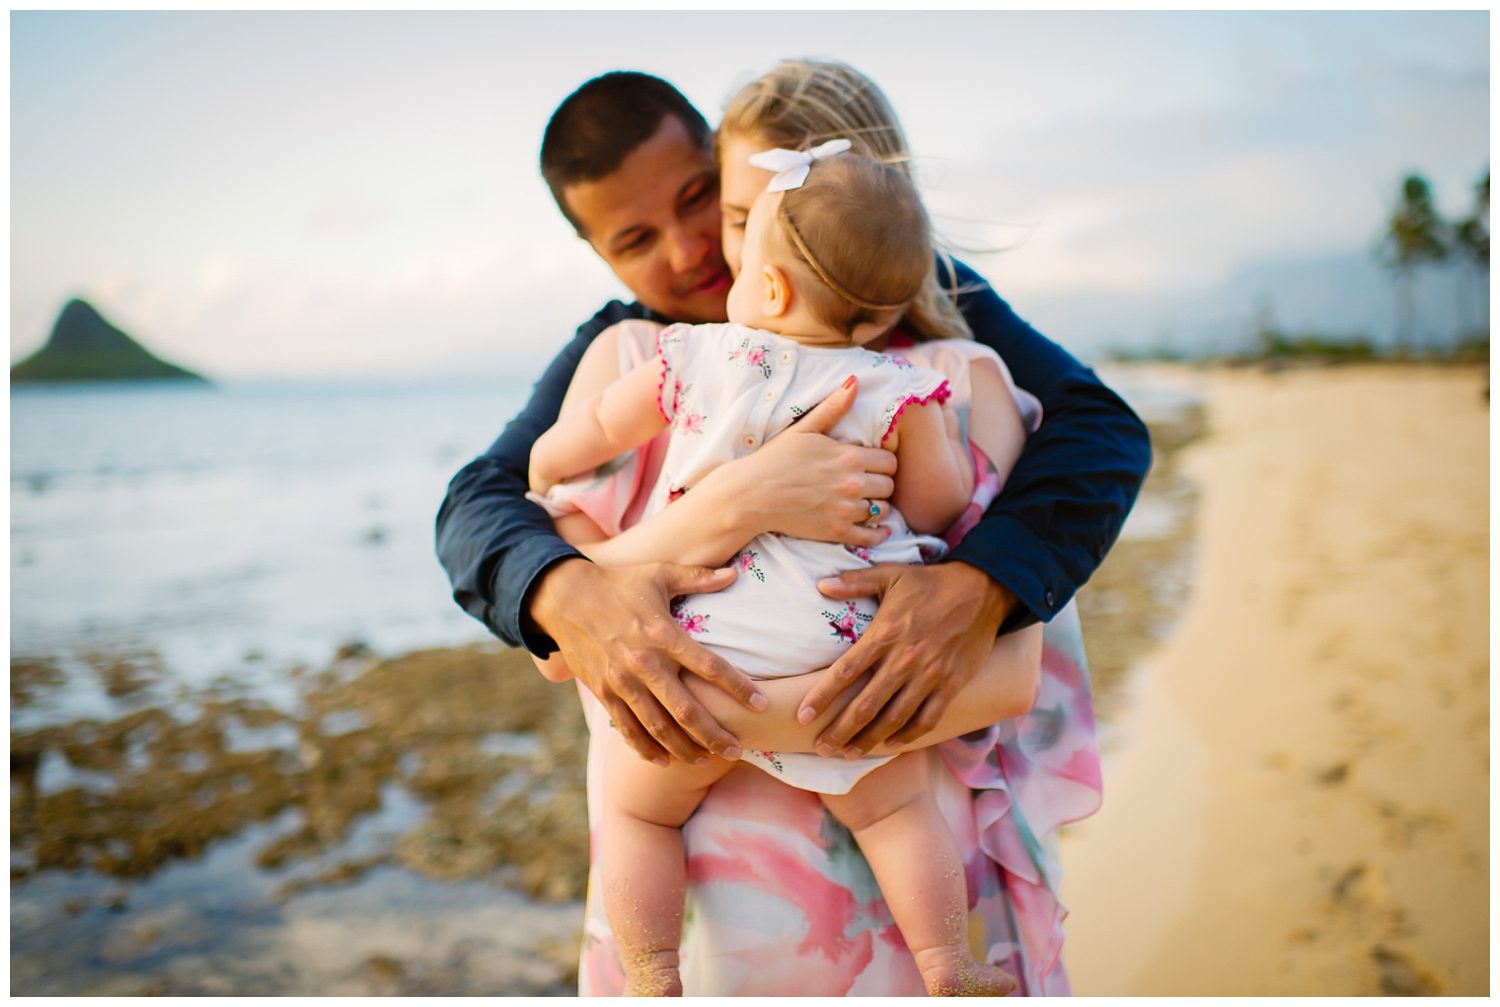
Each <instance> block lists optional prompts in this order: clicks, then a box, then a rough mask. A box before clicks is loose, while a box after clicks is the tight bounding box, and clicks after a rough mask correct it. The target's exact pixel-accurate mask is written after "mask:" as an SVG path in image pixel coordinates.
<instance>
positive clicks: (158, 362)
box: [10, 298, 208, 383]
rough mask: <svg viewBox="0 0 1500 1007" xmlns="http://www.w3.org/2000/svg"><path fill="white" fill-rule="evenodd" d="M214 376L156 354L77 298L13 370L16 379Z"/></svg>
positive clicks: (193, 378)
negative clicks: (42, 341)
mask: <svg viewBox="0 0 1500 1007" xmlns="http://www.w3.org/2000/svg"><path fill="white" fill-rule="evenodd" d="M161 379H175V380H180V381H202V382H205V383H207V381H208V379H207V378H205V377H203V376H201V375H198V374H194V373H193V372H192V371H189V370H187V369H185V368H182V367H178V366H177V365H176V364H169V363H167V362H166V361H165V360H162V359H160V358H159V357H157V356H155V355H154V354H152V352H151V351H150V350H148V349H146V348H145V347H144V346H142V345H141V344H140V343H138V342H136V341H135V340H134V339H131V338H130V337H129V336H127V335H126V334H125V333H123V332H121V331H120V330H119V329H117V328H115V327H114V326H113V325H111V324H109V322H107V321H105V320H104V316H103V315H101V314H99V312H97V311H95V310H94V308H93V305H91V304H89V303H88V302H87V301H80V300H77V299H76V298H75V299H74V300H71V301H69V302H68V303H67V304H66V305H64V306H63V309H62V313H61V314H59V315H58V316H57V322H56V323H55V324H54V325H53V326H52V335H51V337H49V338H48V340H47V344H46V345H45V346H43V347H42V348H41V349H40V350H37V351H36V352H35V353H33V354H32V355H31V356H29V357H27V358H26V359H25V360H22V361H21V362H20V363H18V364H16V365H15V366H14V367H12V368H11V369H10V380H11V381H12V382H13V383H15V382H23V381H132V380H136V381H139V380H161Z"/></svg>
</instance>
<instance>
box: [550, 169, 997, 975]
mask: <svg viewBox="0 0 1500 1007" xmlns="http://www.w3.org/2000/svg"><path fill="white" fill-rule="evenodd" d="M849 146H850V145H849V142H848V141H847V140H833V141H830V142H829V143H826V144H823V145H822V146H820V147H817V148H814V149H813V150H811V151H803V152H799V151H785V150H776V151H767V152H764V153H762V154H758V155H756V156H755V157H753V158H752V159H751V163H752V164H756V165H757V166H759V167H764V168H769V169H771V170H773V171H779V172H780V174H778V175H777V176H776V178H775V180H773V182H772V184H771V185H770V187H769V188H768V189H767V191H766V193H765V194H764V195H762V196H761V197H760V198H759V199H757V200H756V202H755V204H754V206H753V207H752V208H751V210H750V215H749V217H748V219H747V221H746V225H745V245H744V253H743V265H742V267H741V270H740V274H739V277H738V278H737V279H736V281H735V283H734V286H733V287H732V288H731V289H730V292H729V305H728V306H729V318H730V322H729V323H728V324H722V325H698V326H682V325H674V326H669V327H668V328H666V329H664V330H662V331H661V333H660V335H659V336H658V339H657V354H656V356H655V358H654V359H651V360H648V361H646V362H645V363H644V364H642V365H641V366H639V367H637V368H635V369H634V370H632V371H630V372H629V373H627V374H625V375H624V376H622V377H621V378H619V379H618V380H617V381H615V382H614V383H613V384H612V385H610V386H609V387H608V388H606V389H605V390H604V391H603V392H601V393H600V394H599V395H597V396H596V397H595V398H594V399H593V400H592V401H590V402H589V403H587V404H586V405H585V407H584V408H581V409H578V410H575V411H572V412H568V413H565V414H564V415H563V417H562V418H561V419H560V420H559V421H558V423H557V424H556V425H555V426H554V427H552V429H550V430H549V431H547V433H546V434H544V435H543V436H542V437H541V438H540V439H539V440H538V441H537V442H536V445H535V447H534V448H533V449H532V453H531V470H530V479H531V485H532V490H533V492H535V493H537V494H549V495H550V496H551V497H552V498H553V499H554V501H557V500H561V499H563V498H564V497H566V494H567V487H566V486H562V487H559V486H558V485H557V484H558V483H560V482H561V481H563V480H567V479H572V478H575V477H578V476H582V475H585V474H587V473H590V472H591V471H593V470H594V469H595V468H596V467H598V466H601V465H603V464H605V463H606V462H609V461H611V460H612V459H615V458H616V457H618V456H620V455H622V454H624V453H626V452H629V451H631V450H634V449H635V448H637V447H640V446H641V445H643V444H646V443H647V442H649V441H651V440H652V439H653V438H655V437H656V436H657V435H658V434H660V433H661V432H662V431H663V430H665V429H667V428H668V427H670V428H671V431H672V435H671V438H670V444H669V446H668V448H667V452H666V457H665V459H664V461H663V463H662V468H661V475H660V477H659V478H658V480H657V482H656V484H655V486H654V488H653V489H652V495H651V498H650V500H649V502H648V504H647V508H646V512H647V513H648V514H649V513H654V512H656V511H659V510H661V509H662V508H664V507H666V506H667V505H668V504H670V503H671V502H672V501H673V500H675V499H676V498H677V497H678V496H680V495H681V494H683V493H687V492H690V491H691V489H692V487H693V485H694V484H695V483H696V482H697V481H698V480H700V479H701V478H703V476H704V475H705V474H707V473H708V472H709V471H711V470H712V469H713V468H714V467H715V466H717V465H720V464H722V463H724V462H725V461H729V460H732V459H733V458H736V457H738V456H740V455H743V454H747V453H749V452H751V451H754V450H756V448H758V447H759V446H760V445H761V444H763V443H765V441H766V440H767V439H768V438H770V437H773V436H775V435H776V434H777V433H779V432H781V431H783V430H785V429H786V428H787V427H789V426H790V425H791V424H793V423H795V422H796V421H797V419H798V418H799V417H801V416H802V415H803V414H805V413H806V412H808V411H809V410H810V409H811V408H812V407H813V406H815V405H816V404H817V403H818V402H820V401H822V399H823V398H825V397H826V396H827V395H828V394H829V393H830V392H832V391H834V390H835V389H837V388H839V387H840V386H841V385H842V386H845V387H853V386H854V385H856V384H857V386H858V388H859V395H858V397H857V398H856V400H855V404H854V406H853V407H852V408H851V409H850V410H849V412H848V413H847V414H846V415H845V416H844V417H843V418H842V419H841V420H840V421H839V423H838V424H837V425H836V426H835V427H834V429H833V431H832V436H834V437H835V438H837V439H840V440H844V441H847V442H850V443H858V444H862V445H865V446H881V447H886V448H888V449H890V450H892V451H894V452H895V455H896V459H897V474H896V476H895V490H894V492H893V493H892V495H891V499H890V505H891V506H890V509H889V511H888V512H887V513H881V507H880V505H878V504H872V505H871V508H870V510H871V520H872V521H874V520H877V519H878V520H880V521H881V522H882V523H883V524H884V525H885V526H886V527H887V528H888V529H889V530H890V535H889V537H888V538H887V539H886V540H885V541H884V542H883V543H881V544H880V545H878V546H876V547H874V548H871V549H852V548H846V547H844V546H841V545H837V544H832V543H826V542H813V541H807V540H802V539H795V538H790V537H787V536H782V535H776V534H769V535H762V536H760V537H758V538H756V539H755V540H754V541H753V542H751V543H750V544H749V545H748V546H747V547H745V548H744V549H743V550H742V551H741V552H740V554H739V556H738V557H737V558H736V560H735V562H734V565H735V567H736V568H737V569H738V571H739V575H738V578H737V579H736V581H735V582H734V583H733V584H732V585H730V587H728V588H726V589H725V590H724V591H722V592H719V593H716V594H705V595H694V596H689V597H686V598H683V599H679V601H678V603H677V604H676V606H675V607H674V614H675V615H676V617H677V620H678V622H679V623H680V624H681V625H682V627H683V629H684V630H686V631H687V632H688V633H689V634H691V635H692V636H694V637H695V638H696V639H699V640H700V641H701V642H703V643H704V644H705V645H706V646H709V647H711V648H712V649H713V650H715V651H716V652H717V653H719V654H720V655H722V656H723V657H725V658H726V659H727V660H729V661H731V662H732V663H734V664H735V665H736V666H738V667H739V668H740V669H742V670H743V671H744V672H745V673H746V674H748V675H750V676H752V677H755V678H778V677H787V676H792V675H801V674H805V673H807V672H809V671H813V670H815V669H818V668H823V667H826V666H828V665H829V664H831V663H833V661H834V660H835V659H837V658H838V656H839V655H840V654H841V653H842V652H843V651H844V650H845V649H847V648H848V646H849V645H850V644H852V643H853V642H854V641H855V640H856V639H858V637H859V634H860V633H861V632H862V630H863V628H864V626H865V625H867V624H868V623H869V622H870V620H871V618H872V617H873V614H874V612H875V601H874V599H861V600H860V601H857V602H844V603H835V602H832V601H830V600H829V599H827V598H825V597H824V596H823V595H822V594H821V593H820V592H819V591H818V590H817V587H816V584H817V581H818V580H820V579H822V578H825V577H831V576H835V575H837V574H839V573H842V572H846V571H849V570H854V569H858V568H861V567H866V566H870V565H873V564H877V563H892V562H897V563H921V562H924V561H926V560H930V559H933V558H935V557H937V556H939V555H941V553H942V552H943V551H944V549H945V546H944V544H943V542H942V540H941V539H939V538H936V537H935V536H936V535H937V534H940V533H941V532H943V531H944V530H945V529H947V528H948V527H949V526H950V525H952V524H953V522H954V520H955V519H956V518H958V516H959V515H960V514H961V513H962V512H963V511H964V510H965V508H966V507H967V506H968V504H969V501H970V497H971V493H972V490H973V478H974V476H973V463H972V461H971V460H970V457H969V455H968V453H967V450H966V447H965V445H964V444H963V443H962V439H961V437H960V436H959V433H958V429H957V427H958V424H957V421H956V419H954V418H952V417H951V416H949V415H947V414H946V413H945V411H944V410H943V409H942V408H941V405H942V403H943V401H944V400H945V399H946V398H947V396H948V388H947V382H946V381H945V380H944V379H943V377H942V376H941V375H939V374H937V373H935V372H931V371H925V370H920V369H918V368H915V367H913V366H911V365H910V364H908V363H906V362H904V361H901V360H899V359H897V358H895V357H890V356H884V355H881V354H877V353H874V352H872V351H870V350H867V349H864V348H863V346H864V344H865V343H868V342H870V341H871V340H874V339H876V338H878V337H879V336H881V335H883V334H885V333H886V332H887V331H888V330H889V329H890V328H891V327H892V326H893V325H894V324H895V323H896V322H897V321H898V320H899V319H900V318H901V316H902V314H903V313H904V311H905V309H906V307H907V306H908V305H909V304H910V302H911V301H912V299H913V298H914V297H915V296H916V295H917V294H918V292H919V291H921V290H922V288H923V287H924V285H926V284H927V283H929V282H930V275H931V272H932V269H933V264H934V256H933V247H932V239H931V234H930V227H929V224H928V220H927V216H926V213H925V211H924V210H923V208H922V204H921V201H920V200H919V198H918V196H917V193H916V191H915V189H914V188H913V187H912V185H911V182H910V181H909V180H908V179H907V178H906V176H905V175H903V174H902V173H901V172H899V171H897V170H894V169H892V168H890V167H887V166H885V165H882V164H880V163H879V162H877V161H874V160H872V159H869V158H866V157H863V156H860V155H856V154H852V153H848V152H847V151H848V149H849ZM607 744H609V745H610V748H609V751H608V753H607V756H606V759H605V765H606V770H605V772H606V776H605V787H604V800H605V804H606V811H605V821H604V823H603V825H602V827H601V830H600V842H601V846H600V849H599V850H598V851H597V853H598V870H599V872H600V875H601V880H602V882H603V884H602V890H603V892H604V899H605V906H606V912H607V915H608V917H609V921H610V927H611V929H612V930H613V932H614V935H615V938H616V941H617V943H618V945H619V949H620V956H621V965H622V967H623V969H624V972H625V978H626V993H627V995H662V994H674V993H680V992H681V990H682V985H681V978H680V976H679V974H678V957H677V950H678V942H679V940H680V936H681V926H682V902H683V892H684V888H685V865H684V857H683V846H682V837H681V831H680V829H681V826H682V824H683V823H684V822H685V821H686V820H687V818H688V817H689V816H690V815H691V814H692V812H693V811H694V809H695V808H696V807H697V806H698V804H699V803H700V802H701V801H702V799H703V797H704V795H705V794H706V793H707V791H708V788H709V787H710V786H711V785H712V784H713V783H714V782H715V781H717V780H718V779H720V778H721V777H722V776H723V775H724V774H725V773H727V772H728V771H729V769H730V768H732V766H733V763H731V762H727V761H724V760H718V759H715V760H711V761H709V762H707V763H706V764H703V765H688V764H686V763H682V762H673V763H671V764H669V765H668V766H666V767H662V766H658V765H653V764H651V763H648V762H645V761H643V760H642V759H640V758H639V757H637V756H636V755H635V753H634V752H632V751H631V750H630V748H629V747H628V746H627V745H626V744H625V743H624V741H623V740H622V739H620V738H619V737H612V738H610V739H609V740H608V742H607ZM745 758H746V759H747V760H748V761H751V762H753V763H755V764H756V765H757V766H759V767H760V768H762V769H764V770H765V771H766V772H769V773H772V774H774V775H776V776H778V777H779V778H781V779H783V780H784V781H785V782H787V783H789V784H791V785H792V786H795V787H800V788H802V789H804V790H809V791H813V792H816V793H818V794H819V795H820V796H821V797H822V800H823V802H824V805H825V806H826V807H827V809H828V811H829V812H830V813H831V814H832V815H833V816H834V817H835V818H837V819H838V820H839V821H840V822H841V823H843V824H844V825H845V826H847V827H848V828H849V830H850V832H851V833H852V834H853V835H854V838H855V841H856V842H857V843H858V844H859V847H860V849H861V851H862V852H863V853H864V855H865V858H866V859H867V860H868V861H869V863H870V866H871V868H872V869H873V871H874V872H875V876H876V879H877V880H878V881H879V883H880V887H881V890H882V892H883V893H884V895H885V898H886V902H887V904H888V905H889V906H890V909H891V913H892V915H893V916H894V917H895V919H896V923H897V925H898V926H899V927H900V929H901V933H902V936H903V937H904V938H905V940H906V944H907V946H908V948H910V950H911V952H912V954H913V956H914V957H915V959H916V963H917V966H918V968H919V969H920V970H921V973H922V978H923V982H924V984H925V985H926V987H927V991H928V993H929V994H932V995H949V996H951V995H955V994H970V995H981V996H993V995H1000V994H1004V993H1006V992H1009V991H1010V990H1011V989H1012V988H1013V987H1014V981H1013V980H1012V978H1011V977H1010V976H1009V975H1008V974H1006V973H1005V972H1003V971H1002V970H1000V969H999V968H996V967H995V966H993V965H989V964H985V963H983V962H979V961H976V960H975V959H974V957H973V955H972V953H971V952H970V949H969V945H968V940H967V934H966V932H965V928H966V920H967V909H968V904H967V895H966V891H965V882H964V875H963V870H962V865H961V863H960V860H959V857H958V852H957V849H956V846H955V844H954V841H953V838H952V836H951V835H950V834H949V832H948V828H947V826H946V824H945V822H944V820H943V818H942V816H941V814H940V812H939V810H938V808H937V805H936V803H935V802H934V800H933V798H932V795H931V793H930V790H929V784H928V772H929V768H928V767H929V762H928V760H927V759H926V758H925V757H924V753H914V754H904V755H898V756H894V757H886V758H862V759H854V760H845V759H833V758H828V759H825V758H820V757H818V756H815V755H802V754H785V753H774V752H753V751H751V752H746V753H745Z"/></svg>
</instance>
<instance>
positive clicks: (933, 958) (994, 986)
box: [916, 947, 1017, 997]
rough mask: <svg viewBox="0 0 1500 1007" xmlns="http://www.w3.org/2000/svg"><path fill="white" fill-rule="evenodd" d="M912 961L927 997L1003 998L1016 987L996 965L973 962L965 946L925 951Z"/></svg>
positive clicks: (1009, 977)
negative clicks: (919, 971)
mask: <svg viewBox="0 0 1500 1007" xmlns="http://www.w3.org/2000/svg"><path fill="white" fill-rule="evenodd" d="M916 958H917V968H918V969H920V970H921V972H922V985H924V986H926V987H927V995H928V996H930V997H1003V996H1007V995H1009V994H1010V993H1011V992H1012V991H1013V990H1015V988H1016V985H1017V984H1016V979H1015V977H1014V976H1012V975H1011V974H1010V973H1009V972H1007V971H1005V970H1004V969H1002V968H1000V967H999V966H998V965H989V964H987V963H985V962H978V961H975V960H974V958H973V956H972V955H970V954H969V949H968V948H967V947H949V948H926V949H924V950H922V951H919V952H917V955H916Z"/></svg>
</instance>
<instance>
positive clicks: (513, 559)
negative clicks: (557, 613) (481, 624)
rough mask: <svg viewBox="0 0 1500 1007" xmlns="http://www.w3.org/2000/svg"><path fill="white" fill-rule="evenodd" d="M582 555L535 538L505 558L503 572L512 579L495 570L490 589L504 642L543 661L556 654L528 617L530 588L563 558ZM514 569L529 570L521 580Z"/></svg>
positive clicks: (550, 539) (550, 538) (553, 539)
mask: <svg viewBox="0 0 1500 1007" xmlns="http://www.w3.org/2000/svg"><path fill="white" fill-rule="evenodd" d="M586 558H587V557H585V556H584V555H583V553H581V552H579V551H578V550H577V549H575V548H573V547H572V546H570V545H568V544H567V543H566V542H564V541H563V540H562V539H560V538H556V537H554V536H551V535H538V536H537V537H536V538H533V539H532V540H531V541H529V542H527V543H525V544H524V545H522V546H518V547H516V549H514V550H513V551H512V552H511V555H510V556H509V557H508V558H507V559H506V562H505V571H506V572H508V573H509V574H510V575H511V576H509V577H502V576H501V572H502V571H501V570H500V569H498V568H497V569H496V571H495V580H494V584H493V590H494V595H495V609H496V613H495V614H496V616H497V619H498V620H501V624H500V625H497V626H496V627H495V628H496V630H497V631H498V632H499V634H500V635H501V636H502V637H505V638H506V639H507V640H519V641H520V644H521V646H523V647H525V648H526V649H527V650H528V651H530V652H531V653H532V654H533V655H534V656H536V657H539V658H542V659H546V658H548V657H551V656H552V655H553V654H554V653H556V652H557V642H556V641H554V640H553V639H552V638H551V637H550V636H548V635H547V634H546V633H543V632H542V631H541V630H540V629H539V628H538V627H537V625H536V624H535V623H534V622H532V621H531V618H530V616H529V615H527V610H528V606H529V604H530V601H531V589H532V588H533V587H534V586H535V585H536V584H537V583H539V582H540V580H541V578H542V574H544V573H546V572H547V571H548V570H550V569H551V568H552V567H553V566H555V565H557V564H558V563H561V562H562V561H563V560H565V559H586ZM517 570H530V571H531V572H530V574H528V575H525V576H523V577H520V578H516V577H515V576H514V572H515V571H517Z"/></svg>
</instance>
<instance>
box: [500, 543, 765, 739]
mask: <svg viewBox="0 0 1500 1007" xmlns="http://www.w3.org/2000/svg"><path fill="white" fill-rule="evenodd" d="M734 578H735V571H734V570H733V569H726V570H709V569H706V568H704V567H687V566H678V565H676V564H675V563H652V564H647V565H644V566H631V567H615V568H609V567H602V566H595V565H594V564H593V563H590V562H589V561H587V560H582V559H571V560H564V561H563V562H561V563H558V564H557V565H556V566H553V567H551V568H549V569H548V570H547V571H546V572H545V573H544V574H543V576H542V580H541V583H540V584H538V585H537V587H536V588H535V589H534V591H533V592H532V600H531V609H530V610H531V615H532V619H533V621H534V622H535V623H536V625H537V626H538V627H539V628H540V629H541V630H542V631H543V632H545V633H546V634H547V635H548V636H550V637H552V639H553V640H554V641H556V643H557V646H558V649H559V650H560V651H561V652H562V655H563V658H564V659H565V660H566V661H567V663H568V667H569V668H570V669H572V671H573V674H574V675H575V676H576V677H577V678H578V680H579V681H581V682H582V683H583V684H584V685H585V686H587V687H588V689H589V691H590V692H592V693H593V694H594V695H595V697H597V698H598V700H599V702H600V703H601V704H603V706H604V709H605V710H606V711H607V712H608V713H609V716H610V719H611V720H612V721H614V725H615V728H616V729H617V730H618V731H619V732H620V734H621V736H622V737H623V738H624V739H625V742H626V743H627V744H628V745H629V746H630V747H631V748H632V749H633V750H634V751H635V752H636V754H637V755H639V756H640V757H641V758H643V759H646V760H647V761H650V762H655V763H656V764H657V765H666V764H667V761H668V756H671V757H673V758H678V759H681V760H683V761H684V762H690V763H694V764H698V763H701V762H702V761H706V759H707V756H708V754H709V753H710V752H712V753H714V754H716V755H720V756H722V757H723V758H726V759H737V758H739V756H740V745H739V741H738V740H737V739H736V738H735V737H734V735H732V734H730V733H729V732H728V731H726V730H724V728H722V727H721V726H719V723H718V721H716V720H714V719H713V717H712V716H710V715H709V713H708V711H707V710H705V709H704V708H703V706H702V705H701V704H699V703H698V701H697V700H696V699H694V698H693V696H692V694H691V693H689V692H688V690H687V688H686V687H685V686H684V685H683V684H682V681H681V679H680V678H679V675H680V674H681V672H683V671H687V672H690V673H692V674H695V675H698V676H699V677H700V678H702V679H704V680H705V681H708V682H712V683H713V684H714V685H716V686H718V687H719V688H721V689H723V690H724V691H725V692H726V693H728V694H729V695H730V696H732V697H734V699H735V700H736V701H737V702H739V703H740V704H741V705H742V706H745V707H747V708H748V709H751V710H755V711H760V710H764V709H765V708H766V706H767V700H766V697H765V696H764V695H763V694H762V693H761V692H760V691H759V690H758V689H757V688H756V687H755V683H754V682H752V681H751V680H750V679H749V678H748V677H746V676H745V674H744V673H743V672H741V671H739V670H738V669H736V668H735V667H734V666H733V665H732V664H730V663H729V662H728V661H726V660H724V659H723V658H722V657H719V656H718V655H717V654H715V653H713V652H712V651H710V650H709V649H708V648H706V647H704V646H703V645H702V644H699V643H696V642H694V641H693V640H692V639H691V638H689V637H688V635H687V634H686V633H684V632H683V631H682V628H681V627H680V626H678V625H677V620H676V619H674V618H672V613H671V610H670V608H669V604H670V602H671V599H673V598H675V597H678V596H679V595H684V594H705V593H710V592H714V591H722V590H723V589H724V588H726V587H728V586H729V585H730V584H731V583H732V582H733V581H734Z"/></svg>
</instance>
